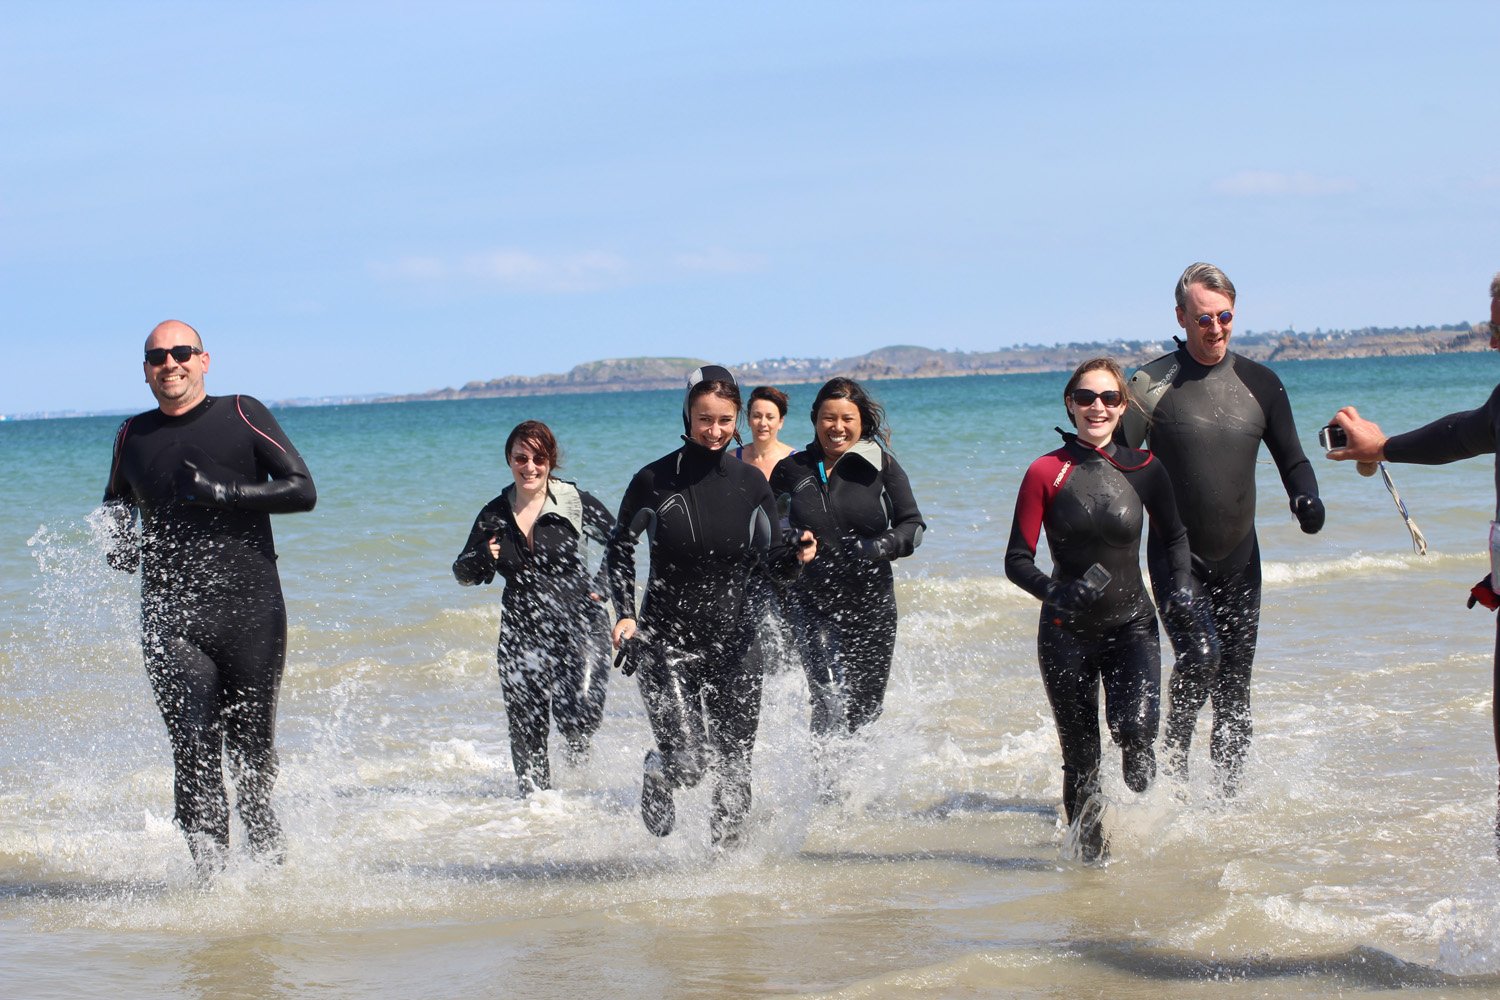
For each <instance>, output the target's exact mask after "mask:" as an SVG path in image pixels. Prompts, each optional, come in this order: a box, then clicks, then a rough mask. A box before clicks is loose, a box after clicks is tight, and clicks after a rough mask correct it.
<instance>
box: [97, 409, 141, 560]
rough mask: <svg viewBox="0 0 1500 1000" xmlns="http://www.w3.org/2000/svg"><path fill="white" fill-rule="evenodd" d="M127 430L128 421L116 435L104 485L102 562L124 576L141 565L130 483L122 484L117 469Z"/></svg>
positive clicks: (120, 474)
mask: <svg viewBox="0 0 1500 1000" xmlns="http://www.w3.org/2000/svg"><path fill="white" fill-rule="evenodd" d="M129 431H130V421H129V420H127V421H125V422H124V423H123V424H121V425H120V429H119V431H117V432H116V433H115V449H114V457H113V459H112V460H111V461H110V467H109V482H107V483H106V484H105V485H104V517H105V522H104V527H105V531H106V532H107V533H108V539H107V541H106V544H105V550H104V558H105V561H106V562H108V563H109V564H110V566H112V567H113V568H115V569H117V570H121V571H122V572H125V573H134V572H135V571H136V568H137V567H139V566H140V564H141V536H140V531H139V529H138V528H137V526H136V516H137V514H138V511H137V509H136V505H135V502H134V497H133V495H132V493H131V491H130V484H129V483H128V482H126V481H125V476H124V473H123V472H122V471H121V469H120V453H121V452H122V451H123V450H124V448H125V435H126V434H127V433H129Z"/></svg>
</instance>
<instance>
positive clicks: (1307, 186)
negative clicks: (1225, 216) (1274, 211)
mask: <svg viewBox="0 0 1500 1000" xmlns="http://www.w3.org/2000/svg"><path fill="white" fill-rule="evenodd" d="M1210 186H1211V188H1212V190H1213V191H1214V193H1215V194H1224V195H1229V196H1230V197H1234V198H1285V197H1293V198H1322V197H1327V196H1329V195H1340V194H1349V193H1350V192H1352V191H1354V190H1355V189H1356V188H1357V187H1358V185H1357V184H1355V183H1354V181H1353V180H1352V179H1350V178H1348V177H1324V176H1321V175H1319V174H1310V173H1306V172H1302V171H1297V172H1292V173H1285V172H1281V171H1275V170H1242V171H1240V172H1239V173H1237V174H1230V175H1229V176H1228V177H1221V178H1219V179H1218V180H1216V181H1214V182H1213V184H1212V185H1210Z"/></svg>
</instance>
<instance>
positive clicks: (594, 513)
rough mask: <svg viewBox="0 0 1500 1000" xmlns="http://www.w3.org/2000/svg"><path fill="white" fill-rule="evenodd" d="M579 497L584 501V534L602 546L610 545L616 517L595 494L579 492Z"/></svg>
mask: <svg viewBox="0 0 1500 1000" xmlns="http://www.w3.org/2000/svg"><path fill="white" fill-rule="evenodd" d="M578 497H579V499H581V500H582V501H583V531H584V534H586V535H588V536H589V537H590V538H592V539H593V540H594V541H596V542H598V543H599V544H600V545H607V544H609V536H610V535H611V534H612V533H613V532H614V530H615V516H614V515H613V514H611V513H610V512H609V508H608V507H606V506H604V504H602V503H600V502H599V498H598V497H596V496H594V494H592V493H589V492H586V491H584V490H579V491H578Z"/></svg>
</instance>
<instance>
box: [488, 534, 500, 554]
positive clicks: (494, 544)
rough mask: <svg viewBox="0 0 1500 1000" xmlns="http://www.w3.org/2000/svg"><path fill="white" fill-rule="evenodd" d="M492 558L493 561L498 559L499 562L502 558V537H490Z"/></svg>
mask: <svg viewBox="0 0 1500 1000" xmlns="http://www.w3.org/2000/svg"><path fill="white" fill-rule="evenodd" d="M490 558H491V559H496V560H498V559H499V558H500V536H499V535H491V536H490Z"/></svg>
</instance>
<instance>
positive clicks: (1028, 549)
mask: <svg viewBox="0 0 1500 1000" xmlns="http://www.w3.org/2000/svg"><path fill="white" fill-rule="evenodd" d="M1057 468H1058V466H1057V463H1049V462H1048V461H1047V457H1046V456H1044V457H1042V458H1039V459H1037V460H1036V461H1035V462H1032V463H1031V467H1030V468H1029V469H1027V470H1026V475H1025V477H1023V478H1022V480H1021V490H1020V492H1019V493H1018V494H1017V495H1016V513H1015V516H1014V517H1013V518H1011V522H1010V544H1008V545H1007V546H1006V547H1005V575H1006V577H1008V578H1009V579H1010V582H1011V583H1014V584H1015V585H1016V586H1018V587H1020V588H1021V589H1022V590H1024V591H1026V593H1028V594H1030V595H1031V596H1032V597H1035V598H1038V599H1045V598H1046V596H1047V585H1048V584H1049V583H1051V582H1052V578H1051V577H1049V576H1048V575H1047V574H1046V573H1043V572H1042V571H1041V569H1039V568H1038V567H1037V564H1036V545H1037V541H1038V540H1039V539H1040V538H1041V534H1042V518H1043V517H1044V516H1045V515H1046V513H1047V500H1048V497H1047V484H1048V483H1049V482H1050V481H1051V478H1052V476H1053V475H1054V474H1055V473H1056V471H1057Z"/></svg>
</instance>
